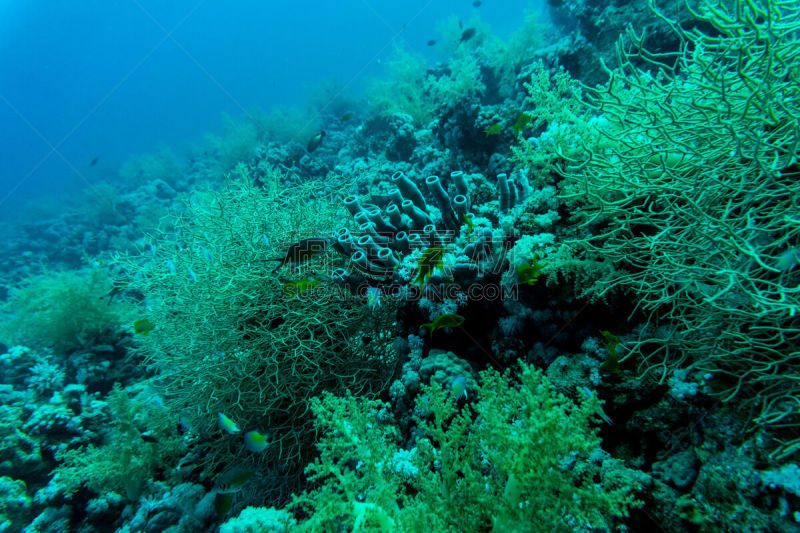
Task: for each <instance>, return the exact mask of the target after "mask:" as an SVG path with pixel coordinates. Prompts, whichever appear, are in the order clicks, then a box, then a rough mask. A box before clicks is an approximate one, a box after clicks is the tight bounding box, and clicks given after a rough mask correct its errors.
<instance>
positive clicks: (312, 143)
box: [306, 131, 325, 154]
mask: <svg viewBox="0 0 800 533" xmlns="http://www.w3.org/2000/svg"><path fill="white" fill-rule="evenodd" d="M323 137H325V132H324V131H320V132H319V133H317V134H316V135H314V136H313V137H311V139H310V140H309V141H308V144H307V145H306V150H308V153H309V154H310V153H312V152H314V150H316V149H317V148H319V147H320V145H321V144H322V138H323Z"/></svg>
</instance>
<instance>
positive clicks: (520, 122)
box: [511, 113, 533, 137]
mask: <svg viewBox="0 0 800 533" xmlns="http://www.w3.org/2000/svg"><path fill="white" fill-rule="evenodd" d="M531 120H533V119H532V118H531V116H530V115H527V114H525V113H520V115H519V116H518V117H517V121H516V122H515V123H514V125H513V126H511V129H512V130H514V137H518V136H519V134H520V132H521V131H522V130H524V129H525V126H527V125H528V124H530V123H531Z"/></svg>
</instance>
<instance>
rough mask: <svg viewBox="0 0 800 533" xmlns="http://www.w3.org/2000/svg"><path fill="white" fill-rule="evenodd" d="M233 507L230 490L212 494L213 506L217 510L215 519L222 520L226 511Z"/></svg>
mask: <svg viewBox="0 0 800 533" xmlns="http://www.w3.org/2000/svg"><path fill="white" fill-rule="evenodd" d="M232 507H233V493H232V492H218V493H217V495H216V496H214V508H215V509H216V511H217V519H219V520H222V519H223V518H224V517H225V515H226V514H228V511H230V510H231V508H232Z"/></svg>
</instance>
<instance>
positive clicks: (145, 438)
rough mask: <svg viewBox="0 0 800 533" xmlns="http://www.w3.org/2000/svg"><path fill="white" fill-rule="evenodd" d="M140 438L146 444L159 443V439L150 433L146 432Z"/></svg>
mask: <svg viewBox="0 0 800 533" xmlns="http://www.w3.org/2000/svg"><path fill="white" fill-rule="evenodd" d="M139 436H140V437H142V440H143V441H145V442H152V443H156V442H158V439H157V438H156V437H155V436H154V435H153V434H152V433H150V432H149V431H145V432H144V433H142V434H141V435H139Z"/></svg>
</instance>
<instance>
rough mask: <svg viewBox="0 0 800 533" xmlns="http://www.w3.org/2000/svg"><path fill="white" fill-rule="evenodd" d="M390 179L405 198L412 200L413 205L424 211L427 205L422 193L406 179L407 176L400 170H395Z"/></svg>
mask: <svg viewBox="0 0 800 533" xmlns="http://www.w3.org/2000/svg"><path fill="white" fill-rule="evenodd" d="M392 181H393V182H394V183H395V185H397V188H398V189H400V191H401V192H402V193H403V197H404V198H407V199H408V200H411V201H412V202H414V205H415V206H416V207H417V208H419V209H421V210H423V211H425V210H426V209H427V205H426V204H425V199H424V198H423V197H422V193H421V192H420V190H419V187H417V185H416V184H415V183H414V182H413V181H411V180H410V179H408V177H407V176H406V175H405V174H403V173H402V172H401V171H399V170H398V171H397V172H395V173H394V174H393V175H392Z"/></svg>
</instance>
